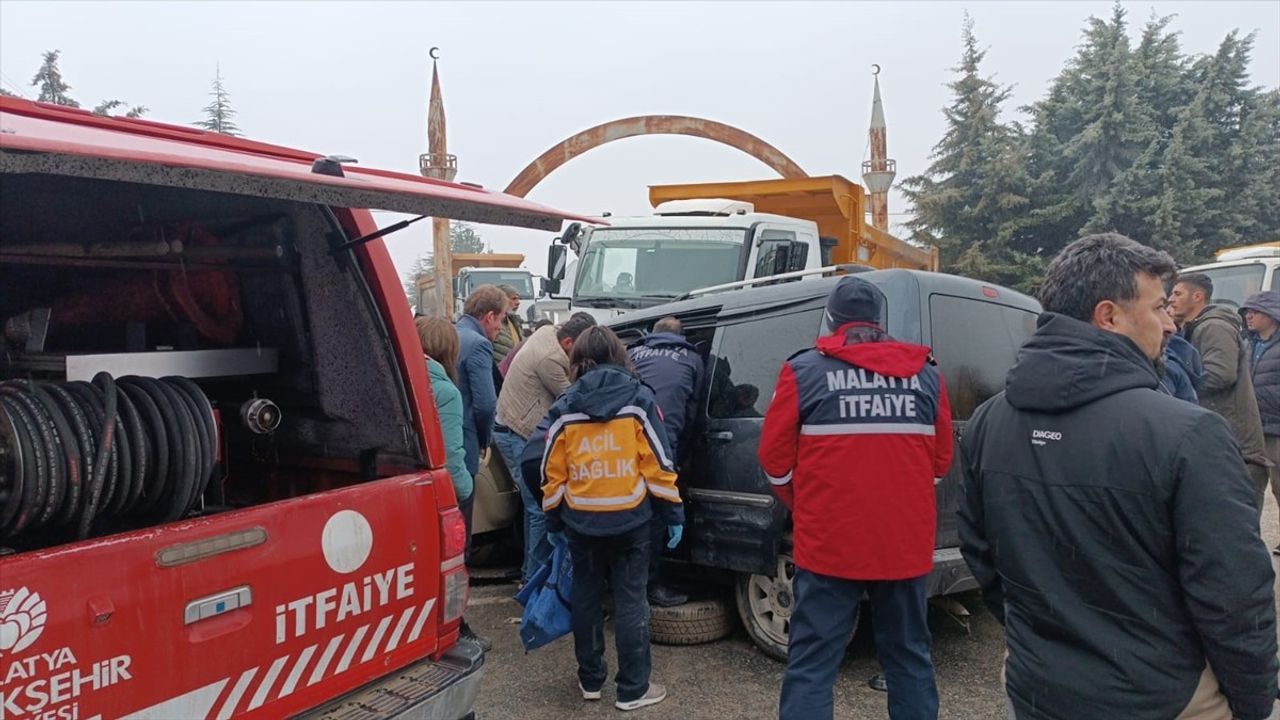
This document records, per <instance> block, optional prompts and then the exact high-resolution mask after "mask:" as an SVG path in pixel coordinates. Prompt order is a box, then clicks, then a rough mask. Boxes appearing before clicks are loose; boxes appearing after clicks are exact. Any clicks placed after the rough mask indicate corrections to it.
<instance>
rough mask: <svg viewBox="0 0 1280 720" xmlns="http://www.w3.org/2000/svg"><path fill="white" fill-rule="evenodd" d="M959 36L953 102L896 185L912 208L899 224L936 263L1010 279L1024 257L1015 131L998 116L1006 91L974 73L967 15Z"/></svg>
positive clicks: (1021, 174) (979, 54)
mask: <svg viewBox="0 0 1280 720" xmlns="http://www.w3.org/2000/svg"><path fill="white" fill-rule="evenodd" d="M961 37H962V40H963V45H964V48H963V51H962V53H961V58H960V64H959V65H957V66H956V67H955V68H953V69H954V70H955V72H956V73H957V74H958V75H959V77H958V78H956V79H955V80H954V81H952V82H951V83H949V84H948V87H949V88H950V89H951V91H952V94H953V100H952V102H951V104H950V105H948V106H947V107H946V108H944V109H943V115H944V116H945V117H946V120H947V130H946V133H945V134H944V135H943V137H942V140H941V141H939V142H938V144H937V145H935V146H934V148H933V152H932V154H931V155H930V160H931V164H930V166H929V169H928V170H927V171H925V173H924V174H922V175H917V176H915V177H911V178H907V179H906V180H904V181H903V183H902V190H903V193H904V194H905V195H906V197H907V199H908V200H910V201H911V203H912V205H913V206H914V209H915V216H914V218H913V219H912V220H910V221H909V222H908V223H907V226H908V227H909V228H910V229H911V231H912V238H913V239H914V240H916V241H919V242H924V243H928V244H933V245H937V246H938V248H939V251H940V252H941V255H942V264H943V267H944V268H946V269H948V270H951V271H955V272H960V273H962V274H967V275H971V276H975V277H982V278H988V279H992V280H994V281H1005V282H1009V281H1014V282H1010V284H1017V282H1016V281H1017V280H1020V278H1017V277H1015V276H1016V275H1018V274H1019V271H1018V270H1017V268H1018V266H1020V265H1021V264H1023V263H1025V262H1026V261H1027V260H1026V258H1024V257H1023V254H1024V253H1023V252H1022V250H1021V249H1019V248H1018V247H1016V246H1015V243H1014V241H1015V239H1016V237H1017V235H1018V232H1019V218H1020V215H1021V213H1022V212H1023V208H1024V206H1025V205H1026V203H1027V198H1026V182H1027V178H1026V174H1025V170H1024V164H1023V160H1022V150H1021V148H1020V146H1019V140H1020V136H1021V130H1020V128H1019V127H1018V126H1016V125H1010V124H1006V123H1004V122H1002V121H1001V117H1000V116H1001V110H1002V106H1003V104H1004V103H1005V101H1006V100H1007V99H1008V97H1009V93H1010V89H1009V88H1008V87H1005V86H1002V85H999V84H997V83H996V82H995V81H994V80H993V79H992V78H990V77H986V76H984V75H983V74H982V70H981V65H982V61H983V58H984V57H985V55H986V51H985V50H983V49H980V48H979V47H978V41H977V38H976V37H975V36H974V33H973V19H972V18H970V17H969V16H968V15H967V14H966V16H965V24H964V28H963V31H962V35H961Z"/></svg>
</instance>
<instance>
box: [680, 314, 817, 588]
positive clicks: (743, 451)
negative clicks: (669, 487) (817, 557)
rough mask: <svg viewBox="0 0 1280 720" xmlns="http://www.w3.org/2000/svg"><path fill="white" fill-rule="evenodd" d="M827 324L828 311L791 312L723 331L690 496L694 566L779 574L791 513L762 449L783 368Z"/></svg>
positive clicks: (711, 364)
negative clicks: (769, 475) (759, 453)
mask: <svg viewBox="0 0 1280 720" xmlns="http://www.w3.org/2000/svg"><path fill="white" fill-rule="evenodd" d="M819 300H821V299H819ZM821 324H822V307H820V306H819V307H813V306H810V307H807V308H805V309H796V308H794V307H792V308H788V309H787V311H783V312H777V313H774V314H769V315H763V316H752V317H746V318H743V319H742V320H740V321H737V320H730V321H728V322H724V323H722V324H721V325H720V327H719V328H718V329H717V330H716V337H715V340H714V342H713V345H712V353H711V357H710V358H709V359H708V363H707V368H708V371H707V373H706V374H707V379H706V381H705V384H706V392H705V398H706V402H705V404H703V406H702V414H703V418H702V422H701V423H700V424H701V427H702V432H701V434H700V435H698V436H696V437H695V438H694V440H693V442H694V449H693V454H692V472H691V473H689V482H688V485H687V492H686V495H687V497H688V500H689V503H688V519H687V522H688V525H689V530H690V532H689V537H690V539H691V542H690V543H689V548H690V550H689V551H690V554H691V556H692V560H693V562H695V563H697V564H700V565H707V566H711V567H718V568H725V569H729V570H736V571H741V572H748V573H761V574H772V573H773V572H774V571H775V570H776V557H777V553H778V548H779V545H780V543H781V541H782V533H783V531H784V529H785V522H784V518H785V508H783V506H782V504H781V503H779V502H778V501H777V499H776V498H775V497H774V495H773V492H772V490H770V488H769V482H768V480H767V479H766V478H765V476H764V472H763V471H762V470H761V469H760V462H759V460H757V459H756V449H757V447H758V446H759V444H760V431H761V428H762V427H763V425H764V412H765V410H767V409H768V407H769V401H770V400H771V399H772V397H773V386H774V384H775V383H776V382H777V380H778V372H779V370H780V369H781V368H782V364H783V362H785V361H786V359H787V358H788V357H790V356H791V355H793V354H794V353H796V352H797V351H799V350H803V349H804V348H807V347H812V346H813V343H814V340H815V339H816V338H817V336H818V332H819V329H820V326H821Z"/></svg>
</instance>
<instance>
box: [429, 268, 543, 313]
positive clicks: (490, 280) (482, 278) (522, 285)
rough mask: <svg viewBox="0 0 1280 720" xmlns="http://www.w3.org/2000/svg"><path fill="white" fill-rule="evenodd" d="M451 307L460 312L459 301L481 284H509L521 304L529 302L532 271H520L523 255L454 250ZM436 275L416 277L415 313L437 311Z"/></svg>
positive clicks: (531, 292) (531, 295)
mask: <svg viewBox="0 0 1280 720" xmlns="http://www.w3.org/2000/svg"><path fill="white" fill-rule="evenodd" d="M452 257H453V307H454V311H455V312H454V314H455V315H456V314H457V313H458V312H461V311H462V303H463V301H464V300H466V299H467V295H470V294H471V291H472V290H475V289H476V288H477V287H479V286H481V285H510V286H511V287H514V288H515V289H516V291H517V292H519V293H520V300H521V304H522V305H526V306H528V305H532V304H533V300H534V297H535V295H534V290H533V273H531V272H529V271H528V270H520V269H519V267H520V266H521V265H523V264H524V255H521V254H520V253H454V254H453V256H452ZM435 286H436V278H435V276H434V275H432V274H430V273H428V274H426V275H423V276H421V277H419V278H418V284H417V295H416V297H417V301H418V312H419V313H421V314H423V315H434V314H436V301H435Z"/></svg>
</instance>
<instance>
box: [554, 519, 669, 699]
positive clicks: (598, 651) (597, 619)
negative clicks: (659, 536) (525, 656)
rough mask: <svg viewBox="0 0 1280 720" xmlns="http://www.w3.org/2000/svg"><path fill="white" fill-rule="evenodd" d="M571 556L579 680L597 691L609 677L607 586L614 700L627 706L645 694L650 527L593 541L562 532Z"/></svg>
mask: <svg viewBox="0 0 1280 720" xmlns="http://www.w3.org/2000/svg"><path fill="white" fill-rule="evenodd" d="M565 534H566V537H567V539H568V541H569V554H570V556H572V557H573V593H572V594H571V602H572V605H573V610H572V612H573V650H574V654H576V655H577V657H578V681H579V682H580V683H582V687H583V689H585V690H591V691H595V690H599V689H600V688H601V687H603V686H604V681H605V680H606V679H607V677H608V674H609V667H608V663H607V662H606V661H605V659H604V594H605V583H606V582H608V583H609V585H610V587H611V588H612V590H613V607H614V621H613V622H614V635H615V636H614V639H615V641H616V644H617V648H618V674H617V675H616V676H615V677H614V680H615V681H616V682H617V683H618V700H619V701H620V702H630V701H632V700H638V699H640V698H642V697H644V694H645V693H646V692H648V691H649V672H650V670H651V669H652V667H653V661H652V658H651V657H650V656H649V598H648V596H647V594H646V593H645V585H646V578H647V575H648V573H647V570H648V565H649V524H648V523H645V524H644V525H641V526H640V527H638V528H635V529H634V530H629V531H627V532H625V533H623V534H621V535H612V536H607V537H594V536H591V535H581V534H578V533H576V532H574V531H573V530H572V529H571V528H570V529H567V530H566V533H565Z"/></svg>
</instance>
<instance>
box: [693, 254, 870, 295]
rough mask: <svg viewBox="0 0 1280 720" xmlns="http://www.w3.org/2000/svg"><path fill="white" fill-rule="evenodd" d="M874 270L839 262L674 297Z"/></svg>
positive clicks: (714, 286)
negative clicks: (814, 276)
mask: <svg viewBox="0 0 1280 720" xmlns="http://www.w3.org/2000/svg"><path fill="white" fill-rule="evenodd" d="M871 270H875V268H873V267H871V266H870V265H859V264H858V263H841V264H839V265H828V266H826V267H820V268H813V269H811V270H796V271H793V272H786V273H779V274H777V275H764V276H761V277H756V278H749V279H747V280H739V281H737V282H731V283H724V284H723V285H711V286H708V287H704V288H697V289H694V290H690V291H689V292H687V293H685V294H683V295H681V296H680V297H677V298H675V299H674V300H673V301H672V302H674V301H675V300H688V299H689V298H693V297H698V296H700V295H710V294H711V293H717V292H723V291H725V290H739V289H741V288H749V287H754V286H756V285H764V284H767V283H772V282H777V281H779V280H792V279H796V278H802V277H809V276H813V275H816V276H819V277H827V276H829V275H849V274H852V273H860V272H869V271H871Z"/></svg>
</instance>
